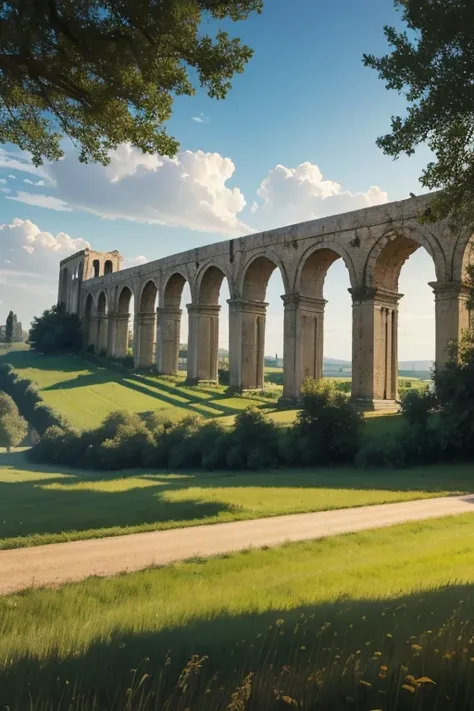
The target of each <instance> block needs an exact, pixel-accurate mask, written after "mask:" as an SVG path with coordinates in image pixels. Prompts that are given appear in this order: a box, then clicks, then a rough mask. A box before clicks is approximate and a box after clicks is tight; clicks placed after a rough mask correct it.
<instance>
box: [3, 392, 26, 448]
mask: <svg viewBox="0 0 474 711" xmlns="http://www.w3.org/2000/svg"><path fill="white" fill-rule="evenodd" d="M27 433H28V425H27V423H26V420H24V419H23V417H22V416H21V415H20V413H19V412H18V407H17V406H16V404H15V402H14V401H13V400H12V398H11V397H10V396H9V395H7V394H6V393H4V392H0V447H6V448H7V451H10V448H11V447H16V446H18V445H19V444H21V442H22V441H23V440H24V439H25V437H26V435H27Z"/></svg>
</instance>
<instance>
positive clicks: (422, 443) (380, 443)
mask: <svg viewBox="0 0 474 711" xmlns="http://www.w3.org/2000/svg"><path fill="white" fill-rule="evenodd" d="M442 456H443V451H442V448H441V443H440V436H439V432H438V431H437V429H436V428H434V427H431V428H429V427H425V426H424V425H409V424H408V423H406V424H405V426H404V427H402V428H401V429H400V430H399V432H397V434H396V435H394V436H392V437H388V438H384V439H377V440H370V441H369V442H366V443H365V444H364V445H363V447H361V449H360V450H359V452H358V453H357V456H356V458H355V464H356V466H357V467H361V468H365V469H368V468H377V467H398V468H403V467H411V466H417V465H420V464H434V463H436V462H439V461H440V460H441V458H442Z"/></svg>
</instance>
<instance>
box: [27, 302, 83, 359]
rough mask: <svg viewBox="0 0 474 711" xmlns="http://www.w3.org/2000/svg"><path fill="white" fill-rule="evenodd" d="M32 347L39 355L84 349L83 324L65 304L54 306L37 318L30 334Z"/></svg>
mask: <svg viewBox="0 0 474 711" xmlns="http://www.w3.org/2000/svg"><path fill="white" fill-rule="evenodd" d="M28 340H29V343H30V345H31V347H32V348H33V349H34V350H35V351H38V352H39V353H64V352H65V351H77V350H80V349H81V347H82V330H81V322H80V319H79V317H78V316H77V314H69V313H67V311H66V308H65V306H64V304H59V305H57V306H52V307H51V308H50V309H48V310H46V311H43V313H42V315H41V316H39V317H35V318H34V319H33V323H32V324H31V329H30V333H29V339H28Z"/></svg>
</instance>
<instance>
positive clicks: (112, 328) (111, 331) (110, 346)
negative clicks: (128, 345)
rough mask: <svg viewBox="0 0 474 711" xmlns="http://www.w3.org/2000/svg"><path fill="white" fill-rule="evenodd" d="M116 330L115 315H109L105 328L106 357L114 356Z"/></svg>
mask: <svg viewBox="0 0 474 711" xmlns="http://www.w3.org/2000/svg"><path fill="white" fill-rule="evenodd" d="M116 330H117V314H116V313H109V315H108V327H107V357H108V358H113V356H114V354H115V334H116Z"/></svg>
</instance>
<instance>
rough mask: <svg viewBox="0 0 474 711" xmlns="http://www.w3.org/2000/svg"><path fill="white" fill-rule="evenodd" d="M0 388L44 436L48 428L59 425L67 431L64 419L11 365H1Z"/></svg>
mask: <svg viewBox="0 0 474 711" xmlns="http://www.w3.org/2000/svg"><path fill="white" fill-rule="evenodd" d="M0 388H1V389H2V390H4V391H5V392H6V393H7V394H8V395H10V396H11V397H12V398H13V399H14V401H15V402H16V404H17V406H18V409H19V411H20V414H21V415H22V416H23V417H24V418H25V420H26V421H27V422H29V423H30V424H31V425H33V427H34V428H35V429H36V430H37V431H38V433H39V434H40V435H43V434H44V433H45V432H46V430H47V429H48V427H51V426H52V425H57V426H59V427H62V428H65V429H67V427H68V425H67V423H66V421H65V420H64V418H63V417H62V416H61V415H60V414H59V413H58V412H56V411H55V410H53V409H52V408H51V407H49V406H48V405H45V404H44V402H43V400H42V398H41V396H40V394H39V392H38V390H37V389H36V386H35V385H34V384H33V383H32V382H31V381H30V380H27V379H26V378H21V377H20V376H19V375H18V374H17V373H15V371H14V369H13V366H11V365H10V364H9V363H3V364H1V365H0Z"/></svg>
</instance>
